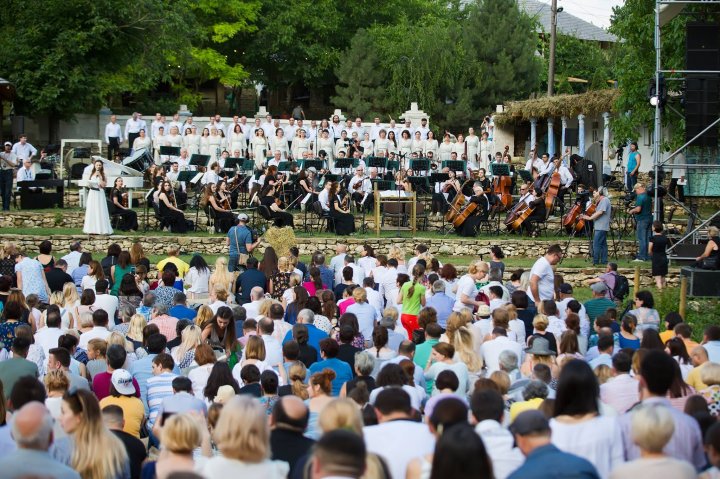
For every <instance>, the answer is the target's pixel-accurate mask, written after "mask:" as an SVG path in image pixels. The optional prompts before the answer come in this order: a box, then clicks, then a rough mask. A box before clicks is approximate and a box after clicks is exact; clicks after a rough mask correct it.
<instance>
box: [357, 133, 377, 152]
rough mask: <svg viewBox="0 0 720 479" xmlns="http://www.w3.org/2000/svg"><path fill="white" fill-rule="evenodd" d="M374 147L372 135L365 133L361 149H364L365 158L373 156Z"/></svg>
mask: <svg viewBox="0 0 720 479" xmlns="http://www.w3.org/2000/svg"><path fill="white" fill-rule="evenodd" d="M374 146H375V145H373V142H372V140H371V139H370V133H365V134H364V135H363V140H362V141H361V142H360V148H362V149H363V154H362V156H363V158H367V157H368V156H372V155H373V149H374Z"/></svg>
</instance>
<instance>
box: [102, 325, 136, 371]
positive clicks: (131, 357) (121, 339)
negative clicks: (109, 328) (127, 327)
mask: <svg viewBox="0 0 720 479" xmlns="http://www.w3.org/2000/svg"><path fill="white" fill-rule="evenodd" d="M113 344H117V345H118V346H121V347H122V348H123V349H124V350H125V352H126V353H127V356H126V358H125V364H123V369H127V370H128V371H129V370H130V368H131V367H132V365H133V363H134V362H135V361H137V355H136V354H135V349H133V345H132V343H131V342H130V341H128V340H127V339H125V336H123V335H122V333H120V332H118V331H113V332H112V333H111V334H110V336H108V338H107V347H108V349H110V346H112V345H113Z"/></svg>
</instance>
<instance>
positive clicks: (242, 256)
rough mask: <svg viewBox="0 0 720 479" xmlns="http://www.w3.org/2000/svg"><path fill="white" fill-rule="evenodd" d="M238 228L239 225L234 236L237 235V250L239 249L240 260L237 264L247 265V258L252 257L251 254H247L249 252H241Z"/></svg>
mask: <svg viewBox="0 0 720 479" xmlns="http://www.w3.org/2000/svg"><path fill="white" fill-rule="evenodd" d="M237 230H238V229H237V227H235V234H234V236H235V248H236V249H237V251H238V261H237V264H238V265H240V266H243V267H246V266H247V260H248V258H250V255H249V254H247V253H241V252H240V244H239V243H238V237H237Z"/></svg>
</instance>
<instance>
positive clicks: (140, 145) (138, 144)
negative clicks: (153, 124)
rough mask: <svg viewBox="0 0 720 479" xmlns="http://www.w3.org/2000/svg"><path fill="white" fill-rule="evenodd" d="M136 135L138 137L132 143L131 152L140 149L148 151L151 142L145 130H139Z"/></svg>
mask: <svg viewBox="0 0 720 479" xmlns="http://www.w3.org/2000/svg"><path fill="white" fill-rule="evenodd" d="M138 135H139V136H138V137H137V138H135V141H133V144H132V148H133V152H135V151H138V150H142V149H146V150H150V149H151V148H152V140H150V138H148V137H147V135H146V134H145V130H140V131H139V132H138Z"/></svg>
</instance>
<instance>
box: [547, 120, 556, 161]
mask: <svg viewBox="0 0 720 479" xmlns="http://www.w3.org/2000/svg"><path fill="white" fill-rule="evenodd" d="M554 124H555V120H553V119H552V118H548V120H547V125H548V127H547V136H548V139H547V145H548V155H550V158H552V157H553V155H554V154H555V128H554Z"/></svg>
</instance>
